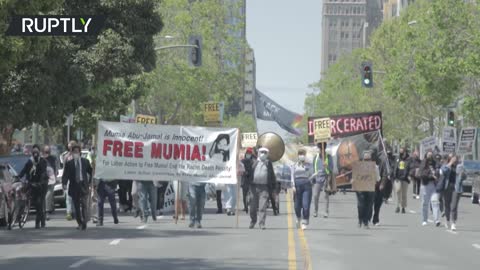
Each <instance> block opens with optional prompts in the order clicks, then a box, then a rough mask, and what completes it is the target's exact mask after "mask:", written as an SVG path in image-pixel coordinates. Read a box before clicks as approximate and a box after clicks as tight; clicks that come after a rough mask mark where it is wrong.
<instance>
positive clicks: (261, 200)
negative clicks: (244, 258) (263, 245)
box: [249, 147, 277, 230]
mask: <svg viewBox="0 0 480 270" xmlns="http://www.w3.org/2000/svg"><path fill="white" fill-rule="evenodd" d="M269 152H270V151H269V150H268V149H267V148H265V147H262V148H260V149H259V150H258V153H259V156H258V160H256V161H255V162H254V163H253V166H252V169H253V181H252V184H251V185H250V198H251V199H250V220H251V221H250V227H249V228H250V229H253V228H254V227H255V224H256V223H257V212H258V209H259V208H260V222H259V226H260V229H262V230H265V219H266V218H267V201H268V197H269V193H270V192H273V190H274V188H275V187H276V184H277V179H276V177H275V172H274V170H273V164H272V162H271V161H270V160H269V159H268V153H269Z"/></svg>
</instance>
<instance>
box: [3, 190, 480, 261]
mask: <svg viewBox="0 0 480 270" xmlns="http://www.w3.org/2000/svg"><path fill="white" fill-rule="evenodd" d="M409 198H411V196H410V197H409ZM409 200H410V201H409V203H410V206H409V208H408V211H407V214H395V213H394V209H395V207H394V205H393V202H390V203H389V204H388V205H385V206H384V207H383V208H382V214H381V226H377V227H372V228H371V229H370V230H366V229H359V228H358V227H357V220H356V198H355V196H354V193H351V192H349V193H347V194H346V195H344V194H342V193H339V194H337V195H336V196H334V197H333V199H332V203H331V208H330V209H331V213H330V217H329V218H328V219H324V218H323V217H318V218H313V217H312V218H311V222H310V226H309V227H308V229H307V230H306V231H304V232H302V231H300V230H297V229H295V227H294V226H295V225H294V224H295V223H294V221H295V219H294V215H293V214H292V215H287V214H286V213H287V212H293V203H292V202H291V200H290V199H288V198H287V197H286V196H284V195H283V196H282V202H281V215H279V216H273V215H272V212H271V210H269V216H268V217H267V224H266V225H267V229H266V230H265V231H262V230H259V229H258V227H256V228H255V229H253V230H249V229H248V224H249V218H248V217H247V216H246V215H245V213H241V215H240V217H239V225H240V226H239V228H238V229H236V228H235V221H236V217H229V216H227V215H225V214H223V215H220V214H215V209H214V202H211V201H209V202H207V208H208V209H207V210H206V211H207V213H206V215H205V216H204V221H203V227H204V228H203V229H189V228H188V227H187V224H186V222H185V221H182V220H179V223H178V224H175V223H174V221H173V219H172V217H171V216H163V217H160V218H159V219H158V221H157V222H151V221H149V223H148V224H147V225H146V226H142V224H141V223H140V222H139V220H138V219H134V218H133V217H131V216H121V217H120V224H118V225H114V224H113V220H112V218H111V216H107V217H106V220H105V226H104V227H101V228H99V227H95V226H92V225H93V224H91V223H89V225H90V227H89V228H88V229H87V231H77V230H76V229H75V227H76V225H75V224H76V223H75V222H74V221H66V220H65V219H64V213H63V212H62V211H57V214H56V215H55V216H54V217H53V218H52V220H50V222H48V223H47V227H48V228H46V229H44V230H35V229H33V226H34V224H33V222H32V221H29V222H27V224H26V228H25V229H23V230H20V229H18V228H15V229H14V230H12V231H6V230H2V231H0V267H1V268H2V269H22V270H23V269H24V270H28V269H74V268H76V269H127V268H130V269H132V268H133V267H134V268H135V269H179V270H186V269H289V270H291V269H329V270H341V269H380V268H382V269H391V270H396V269H399V270H400V269H436V270H438V269H475V268H478V267H479V266H480V262H479V261H478V256H479V255H480V236H479V235H480V234H479V232H480V228H479V227H478V221H479V220H480V219H479V213H480V207H479V206H478V205H472V204H471V203H470V201H469V198H466V197H465V198H462V201H461V202H460V213H459V220H460V221H459V222H458V224H457V225H458V231H457V232H451V231H447V230H446V229H445V227H444V226H443V224H442V226H441V227H439V228H436V227H435V226H434V225H433V223H430V224H429V225H428V226H427V227H422V226H421V218H420V214H419V208H420V201H419V200H413V199H409ZM288 203H290V206H289V205H287V204H288ZM321 206H323V205H321ZM453 258H454V259H453Z"/></svg>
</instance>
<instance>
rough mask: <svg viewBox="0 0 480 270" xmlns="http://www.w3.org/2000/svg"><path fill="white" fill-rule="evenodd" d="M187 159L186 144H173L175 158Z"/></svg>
mask: <svg viewBox="0 0 480 270" xmlns="http://www.w3.org/2000/svg"><path fill="white" fill-rule="evenodd" d="M179 158H180V159H181V160H185V145H184V144H180V145H179V144H175V145H173V159H174V160H177V159H179Z"/></svg>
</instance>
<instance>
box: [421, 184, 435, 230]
mask: <svg viewBox="0 0 480 270" xmlns="http://www.w3.org/2000/svg"><path fill="white" fill-rule="evenodd" d="M434 193H435V184H434V183H433V182H429V183H428V184H427V185H423V184H422V186H421V187H420V194H421V198H422V221H423V222H427V220H428V211H429V210H430V203H431V200H432V195H433V194H434ZM438 206H439V207H440V205H438ZM433 208H434V206H433V205H432V209H433ZM434 211H435V210H434Z"/></svg>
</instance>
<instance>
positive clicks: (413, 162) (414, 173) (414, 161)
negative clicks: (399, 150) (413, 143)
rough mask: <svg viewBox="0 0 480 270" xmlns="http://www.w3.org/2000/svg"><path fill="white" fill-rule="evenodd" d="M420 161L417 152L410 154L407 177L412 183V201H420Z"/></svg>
mask: <svg viewBox="0 0 480 270" xmlns="http://www.w3.org/2000/svg"><path fill="white" fill-rule="evenodd" d="M421 163H422V161H421V160H420V157H419V155H418V151H417V150H415V151H413V153H412V157H411V158H410V162H409V165H408V169H409V173H408V175H409V177H410V179H411V182H412V184H413V185H412V186H413V198H414V199H417V200H418V199H420V186H421V180H420V173H419V171H420V164H421Z"/></svg>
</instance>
